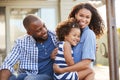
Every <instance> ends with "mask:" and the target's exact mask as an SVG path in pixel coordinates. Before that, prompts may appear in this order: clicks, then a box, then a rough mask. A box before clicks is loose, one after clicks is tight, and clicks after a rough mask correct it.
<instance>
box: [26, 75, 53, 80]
mask: <svg viewBox="0 0 120 80" xmlns="http://www.w3.org/2000/svg"><path fill="white" fill-rule="evenodd" d="M24 80H53V79H52V78H51V77H50V76H48V75H46V74H38V75H29V76H27V77H26V78H25V79H24Z"/></svg>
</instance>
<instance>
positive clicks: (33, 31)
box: [28, 20, 48, 41]
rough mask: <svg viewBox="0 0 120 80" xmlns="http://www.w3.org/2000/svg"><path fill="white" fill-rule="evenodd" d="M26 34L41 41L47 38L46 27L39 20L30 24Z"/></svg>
mask: <svg viewBox="0 0 120 80" xmlns="http://www.w3.org/2000/svg"><path fill="white" fill-rule="evenodd" d="M28 34H29V35H31V36H33V37H34V38H35V39H36V40H38V41H43V40H46V39H47V38H48V34H47V28H46V27H45V25H44V24H43V23H42V22H41V21H40V20H37V21H35V22H32V23H31V24H30V27H29V29H28Z"/></svg>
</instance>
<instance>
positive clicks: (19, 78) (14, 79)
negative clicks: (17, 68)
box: [9, 73, 27, 80]
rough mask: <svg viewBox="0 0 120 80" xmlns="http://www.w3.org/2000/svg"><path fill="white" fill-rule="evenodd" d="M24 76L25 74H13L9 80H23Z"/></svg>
mask: <svg viewBox="0 0 120 80" xmlns="http://www.w3.org/2000/svg"><path fill="white" fill-rule="evenodd" d="M26 76H27V74H26V73H20V74H19V75H18V76H15V75H14V74H12V76H11V77H10V78H9V80H24V78H25V77H26Z"/></svg>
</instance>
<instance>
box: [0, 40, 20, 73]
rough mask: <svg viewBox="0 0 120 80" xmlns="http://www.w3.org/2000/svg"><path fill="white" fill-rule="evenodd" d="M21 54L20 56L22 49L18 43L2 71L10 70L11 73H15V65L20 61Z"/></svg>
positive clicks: (7, 58)
mask: <svg viewBox="0 0 120 80" xmlns="http://www.w3.org/2000/svg"><path fill="white" fill-rule="evenodd" d="M19 54H20V47H19V44H18V43H17V41H16V42H15V45H14V47H13V48H12V50H11V52H10V53H9V54H8V55H7V57H6V58H5V60H4V62H3V64H2V66H1V67H0V70H1V69H8V70H10V72H14V65H15V63H16V62H17V61H18V59H19V56H20V55H19Z"/></svg>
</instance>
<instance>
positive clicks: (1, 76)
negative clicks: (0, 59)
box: [0, 69, 11, 80]
mask: <svg viewBox="0 0 120 80" xmlns="http://www.w3.org/2000/svg"><path fill="white" fill-rule="evenodd" d="M10 75H11V72H10V71H9V70H8V69H2V70H0V80H8V79H9V77H10Z"/></svg>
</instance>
